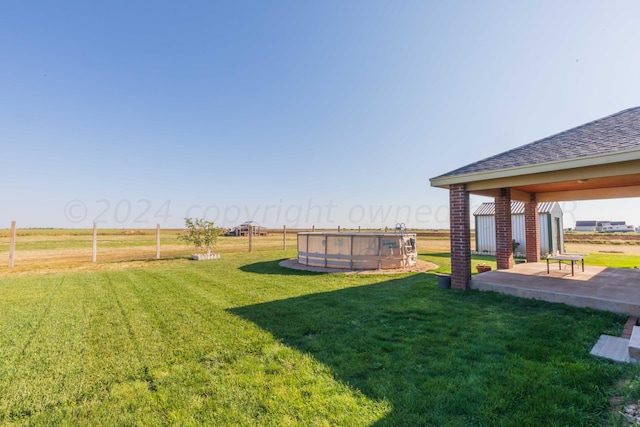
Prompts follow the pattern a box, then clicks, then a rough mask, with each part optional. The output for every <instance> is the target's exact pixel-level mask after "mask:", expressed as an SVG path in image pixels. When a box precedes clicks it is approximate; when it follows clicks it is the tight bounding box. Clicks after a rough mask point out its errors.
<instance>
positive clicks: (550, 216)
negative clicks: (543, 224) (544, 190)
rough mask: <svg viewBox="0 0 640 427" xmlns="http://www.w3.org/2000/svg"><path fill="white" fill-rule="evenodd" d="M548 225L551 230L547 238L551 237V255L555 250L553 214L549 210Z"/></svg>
mask: <svg viewBox="0 0 640 427" xmlns="http://www.w3.org/2000/svg"><path fill="white" fill-rule="evenodd" d="M547 225H548V227H549V232H548V233H547V239H549V255H554V254H555V250H554V248H553V215H552V214H551V212H549V215H547Z"/></svg>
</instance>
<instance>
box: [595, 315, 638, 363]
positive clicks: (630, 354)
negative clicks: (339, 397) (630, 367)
mask: <svg viewBox="0 0 640 427" xmlns="http://www.w3.org/2000/svg"><path fill="white" fill-rule="evenodd" d="M637 322H638V318H637V317H635V316H630V317H629V319H627V323H626V325H625V327H624V332H623V333H622V336H621V337H612V336H610V335H600V338H599V339H598V342H597V343H596V344H595V345H594V346H593V348H592V349H591V355H593V356H597V357H603V358H605V359H609V360H613V361H614V362H622V363H638V362H640V326H636V323H637Z"/></svg>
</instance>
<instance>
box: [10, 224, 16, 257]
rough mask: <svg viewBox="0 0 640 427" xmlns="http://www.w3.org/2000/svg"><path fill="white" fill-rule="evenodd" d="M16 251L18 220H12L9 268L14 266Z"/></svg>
mask: <svg viewBox="0 0 640 427" xmlns="http://www.w3.org/2000/svg"><path fill="white" fill-rule="evenodd" d="M15 251H16V222H15V221H11V240H10V241H9V268H12V267H13V259H14V258H13V254H14V252H15Z"/></svg>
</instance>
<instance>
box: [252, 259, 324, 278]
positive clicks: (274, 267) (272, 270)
mask: <svg viewBox="0 0 640 427" xmlns="http://www.w3.org/2000/svg"><path fill="white" fill-rule="evenodd" d="M286 259H288V258H282V259H277V260H273V261H263V262H255V263H253V264H247V265H243V266H242V267H240V271H244V272H245V273H256V274H279V275H284V276H315V275H318V274H326V273H318V272H314V271H306V270H296V269H293V268H287V267H282V266H280V262H281V261H284V260H286Z"/></svg>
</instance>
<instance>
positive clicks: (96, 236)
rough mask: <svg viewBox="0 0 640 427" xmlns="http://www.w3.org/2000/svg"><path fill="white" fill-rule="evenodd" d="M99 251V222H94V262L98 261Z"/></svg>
mask: <svg viewBox="0 0 640 427" xmlns="http://www.w3.org/2000/svg"><path fill="white" fill-rule="evenodd" d="M97 252H98V223H96V222H94V223H93V258H92V260H93V262H96V259H97Z"/></svg>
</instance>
